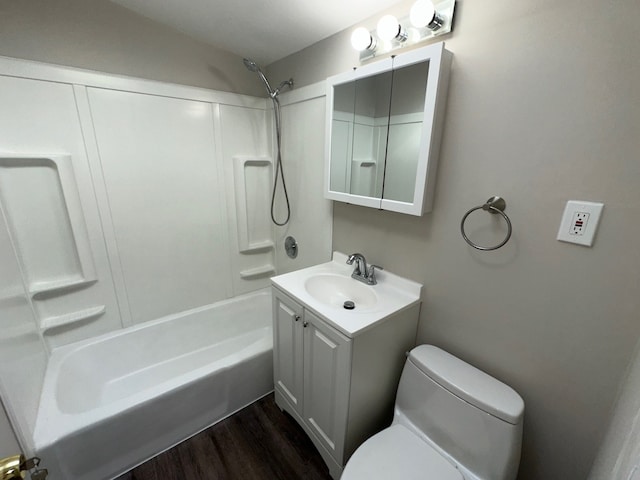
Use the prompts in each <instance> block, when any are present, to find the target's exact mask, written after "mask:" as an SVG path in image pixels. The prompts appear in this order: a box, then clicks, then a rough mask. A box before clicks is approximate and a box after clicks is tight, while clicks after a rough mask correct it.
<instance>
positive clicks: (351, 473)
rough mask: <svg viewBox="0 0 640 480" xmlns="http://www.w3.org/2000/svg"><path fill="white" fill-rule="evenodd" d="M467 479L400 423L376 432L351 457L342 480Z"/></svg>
mask: <svg viewBox="0 0 640 480" xmlns="http://www.w3.org/2000/svg"><path fill="white" fill-rule="evenodd" d="M373 479H381V480H396V479H401V480H464V477H463V476H462V474H461V473H460V471H459V470H458V469H457V468H456V467H454V466H453V465H452V464H451V463H449V462H448V461H447V460H445V458H444V457H443V456H442V455H440V454H439V453H438V452H436V451H435V450H434V449H433V448H432V447H431V446H430V445H428V444H427V443H426V442H424V441H423V440H421V439H420V438H419V437H418V436H417V435H415V434H413V433H412V432H411V431H410V430H409V429H408V428H407V427H405V426H404V425H401V424H396V425H392V426H391V427H389V428H387V429H385V430H383V431H381V432H380V433H377V434H376V435H374V436H373V437H371V438H370V439H369V440H367V441H366V442H364V443H363V444H362V445H360V447H358V449H357V450H356V451H355V452H354V454H353V455H352V456H351V458H350V459H349V461H348V462H347V465H346V467H345V469H344V472H343V474H342V477H340V480H373Z"/></svg>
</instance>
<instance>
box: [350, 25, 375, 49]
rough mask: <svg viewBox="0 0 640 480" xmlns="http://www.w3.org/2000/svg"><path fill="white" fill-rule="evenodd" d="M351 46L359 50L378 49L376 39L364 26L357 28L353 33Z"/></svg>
mask: <svg viewBox="0 0 640 480" xmlns="http://www.w3.org/2000/svg"><path fill="white" fill-rule="evenodd" d="M351 46H352V47H353V48H354V49H355V50H357V51H358V52H363V51H365V50H369V51H371V52H373V51H374V50H375V49H376V39H375V38H374V37H372V36H371V34H370V33H369V30H367V29H366V28H364V27H358V28H356V29H355V30H354V31H353V33H352V34H351Z"/></svg>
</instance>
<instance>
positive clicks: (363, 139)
mask: <svg viewBox="0 0 640 480" xmlns="http://www.w3.org/2000/svg"><path fill="white" fill-rule="evenodd" d="M391 78H392V72H391V71H387V72H383V73H380V74H378V75H373V76H370V77H365V78H361V79H358V80H356V81H353V82H348V83H344V84H341V85H336V86H335V87H334V102H333V118H332V125H331V168H330V174H331V177H330V183H329V184H330V188H331V190H332V191H337V192H344V193H351V194H354V195H361V196H364V197H375V198H381V197H382V184H383V179H384V161H385V150H386V141H387V130H388V123H389V104H390V100H391Z"/></svg>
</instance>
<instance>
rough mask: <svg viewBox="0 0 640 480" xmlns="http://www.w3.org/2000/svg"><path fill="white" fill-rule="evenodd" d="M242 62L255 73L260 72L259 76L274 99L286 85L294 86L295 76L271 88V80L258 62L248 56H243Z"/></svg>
mask: <svg viewBox="0 0 640 480" xmlns="http://www.w3.org/2000/svg"><path fill="white" fill-rule="evenodd" d="M242 62H243V63H244V66H245V67H247V70H249V71H250V72H254V73H257V74H258V76H259V77H260V79H261V80H262V83H264V86H265V88H266V89H267V93H268V94H269V96H270V97H271V98H272V99H274V100H275V99H276V97H277V96H278V94H279V93H280V90H281V89H282V88H283V87H284V86H287V85H288V86H289V87H293V78H290V79H289V80H285V81H284V82H282V83H281V84H280V85H279V86H278V88H276V89H275V90H274V89H273V88H271V85H269V81H268V80H267V77H265V75H264V73H262V70H260V67H259V66H258V64H257V63H256V62H254V61H253V60H250V59H248V58H243V59H242Z"/></svg>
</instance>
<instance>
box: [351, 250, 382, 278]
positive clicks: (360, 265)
mask: <svg viewBox="0 0 640 480" xmlns="http://www.w3.org/2000/svg"><path fill="white" fill-rule="evenodd" d="M353 262H356V268H354V269H353V273H352V274H351V278H354V279H356V280H358V281H360V282H362V283H366V284H367V285H375V284H376V283H378V281H377V280H376V268H377V269H378V270H382V267H379V266H378V265H369V267H368V268H367V261H366V260H365V258H364V255H362V254H361V253H352V254H351V255H349V258H347V265H353Z"/></svg>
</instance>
